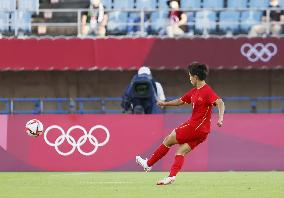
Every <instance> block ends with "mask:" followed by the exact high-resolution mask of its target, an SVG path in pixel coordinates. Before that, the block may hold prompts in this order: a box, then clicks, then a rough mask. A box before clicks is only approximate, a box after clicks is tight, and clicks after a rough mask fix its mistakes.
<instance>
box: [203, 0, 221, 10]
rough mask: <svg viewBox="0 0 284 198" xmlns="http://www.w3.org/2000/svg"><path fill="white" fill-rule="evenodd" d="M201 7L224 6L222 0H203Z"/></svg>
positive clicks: (216, 7)
mask: <svg viewBox="0 0 284 198" xmlns="http://www.w3.org/2000/svg"><path fill="white" fill-rule="evenodd" d="M203 8H215V9H218V8H224V0H203Z"/></svg>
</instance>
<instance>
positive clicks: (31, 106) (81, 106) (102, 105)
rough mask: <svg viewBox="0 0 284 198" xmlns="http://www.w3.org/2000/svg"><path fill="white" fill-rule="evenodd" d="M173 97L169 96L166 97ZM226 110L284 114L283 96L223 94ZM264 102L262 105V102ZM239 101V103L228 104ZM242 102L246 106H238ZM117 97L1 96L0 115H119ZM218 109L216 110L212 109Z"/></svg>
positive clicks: (183, 109) (174, 110)
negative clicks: (226, 95) (230, 95)
mask: <svg viewBox="0 0 284 198" xmlns="http://www.w3.org/2000/svg"><path fill="white" fill-rule="evenodd" d="M174 98H176V97H168V98H167V100H171V99H174ZM223 100H224V101H225V103H226V112H227V113H284V97H282V96H272V97H255V98H254V97H224V98H223ZM263 102H265V105H261V103H263ZM232 103H238V104H239V105H235V106H234V105H231V104H232ZM241 103H242V104H245V106H246V107H245V108H243V107H241V106H243V105H241ZM120 104H121V98H120V97H107V98H99V97H94V98H12V99H9V98H0V114H73V113H74V114H119V113H122V108H121V106H120ZM214 111H215V112H217V109H216V108H215V109H214ZM189 112H191V108H190V106H189V105H186V106H182V107H175V108H166V110H165V111H164V113H189Z"/></svg>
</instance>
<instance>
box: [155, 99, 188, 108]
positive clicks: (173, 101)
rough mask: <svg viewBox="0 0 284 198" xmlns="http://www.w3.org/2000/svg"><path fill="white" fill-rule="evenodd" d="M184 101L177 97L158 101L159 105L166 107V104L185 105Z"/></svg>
mask: <svg viewBox="0 0 284 198" xmlns="http://www.w3.org/2000/svg"><path fill="white" fill-rule="evenodd" d="M183 104H184V102H183V101H182V100H181V99H179V98H178V99H175V100H171V101H168V102H166V101H158V102H157V105H159V106H161V107H164V106H179V105H183Z"/></svg>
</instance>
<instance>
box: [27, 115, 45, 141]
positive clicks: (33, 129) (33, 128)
mask: <svg viewBox="0 0 284 198" xmlns="http://www.w3.org/2000/svg"><path fill="white" fill-rule="evenodd" d="M26 133H27V134H28V135H29V136H32V137H38V136H39V135H41V134H42V133H43V124H42V123H41V121H39V120H37V119H32V120H29V121H28V122H27V123H26Z"/></svg>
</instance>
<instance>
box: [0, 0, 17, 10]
mask: <svg viewBox="0 0 284 198" xmlns="http://www.w3.org/2000/svg"><path fill="white" fill-rule="evenodd" d="M14 10H16V0H0V11H2V12H10V11H14Z"/></svg>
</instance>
